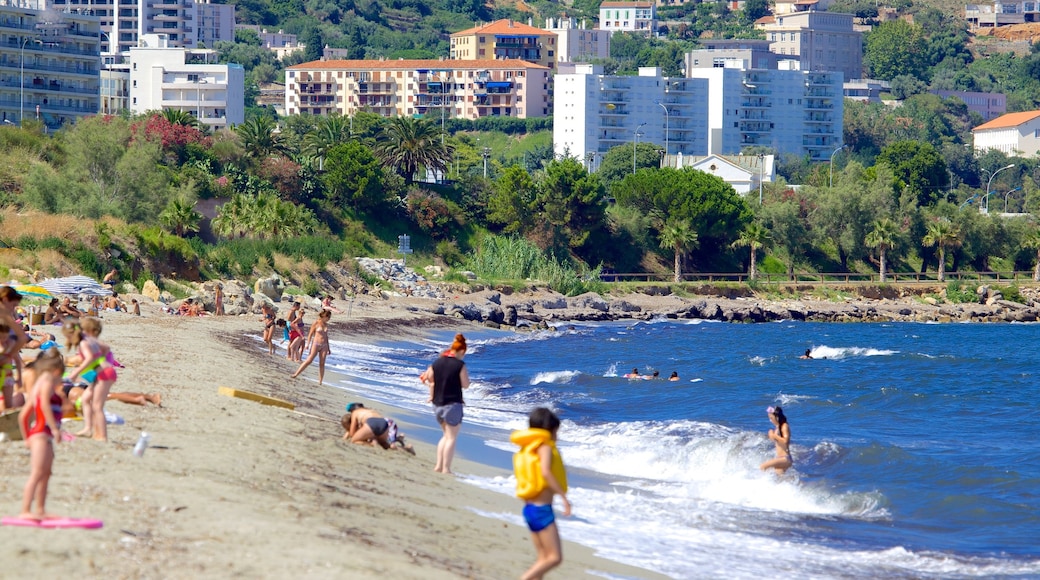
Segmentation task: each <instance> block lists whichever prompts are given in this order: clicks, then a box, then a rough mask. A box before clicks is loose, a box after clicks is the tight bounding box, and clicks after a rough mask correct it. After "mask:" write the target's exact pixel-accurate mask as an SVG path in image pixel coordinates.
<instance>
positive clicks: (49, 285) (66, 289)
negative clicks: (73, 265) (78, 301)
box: [40, 276, 112, 296]
mask: <svg viewBox="0 0 1040 580" xmlns="http://www.w3.org/2000/svg"><path fill="white" fill-rule="evenodd" d="M40 286H42V287H43V288H44V289H45V290H47V291H48V292H50V293H51V294H70V295H76V296H78V295H86V296H108V295H110V294H112V291H111V290H109V289H108V288H105V287H104V286H102V285H101V283H100V282H98V281H97V280H95V279H93V278H91V277H89V276H66V277H64V278H51V279H49V280H44V281H43V282H40Z"/></svg>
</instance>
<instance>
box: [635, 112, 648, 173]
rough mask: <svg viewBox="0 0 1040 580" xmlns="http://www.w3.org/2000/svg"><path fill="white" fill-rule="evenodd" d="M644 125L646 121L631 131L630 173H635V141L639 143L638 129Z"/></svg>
mask: <svg viewBox="0 0 1040 580" xmlns="http://www.w3.org/2000/svg"><path fill="white" fill-rule="evenodd" d="M643 127H646V123H640V124H639V126H638V127H636V130H635V131H633V132H632V175H635V174H636V143H639V130H640V129H642V128H643Z"/></svg>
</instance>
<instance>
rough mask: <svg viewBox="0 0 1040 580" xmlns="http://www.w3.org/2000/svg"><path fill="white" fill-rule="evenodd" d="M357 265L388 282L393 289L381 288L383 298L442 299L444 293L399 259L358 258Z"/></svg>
mask: <svg viewBox="0 0 1040 580" xmlns="http://www.w3.org/2000/svg"><path fill="white" fill-rule="evenodd" d="M357 263H358V266H359V267H360V268H361V269H362V270H364V271H366V272H368V273H369V274H372V275H374V276H378V277H379V278H382V279H383V280H384V281H386V282H389V283H390V285H391V286H392V287H393V291H389V290H382V291H381V292H380V294H381V295H382V297H383V298H384V299H389V298H400V297H404V296H411V297H414V298H433V299H443V298H444V293H443V292H441V290H440V289H439V288H437V287H436V286H433V285H431V284H430V282H429V281H428V280H427V279H426V278H425V277H423V276H422V275H420V274H418V273H417V272H416V271H415V270H413V269H411V268H407V267H405V265H404V262H403V261H401V260H387V259H382V258H358V259H357Z"/></svg>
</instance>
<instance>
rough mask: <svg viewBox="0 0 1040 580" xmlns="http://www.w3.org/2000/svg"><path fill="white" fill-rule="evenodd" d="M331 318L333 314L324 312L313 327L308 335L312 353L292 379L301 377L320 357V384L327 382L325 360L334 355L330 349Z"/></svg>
mask: <svg viewBox="0 0 1040 580" xmlns="http://www.w3.org/2000/svg"><path fill="white" fill-rule="evenodd" d="M330 318H332V312H329V311H328V310H322V311H321V314H319V315H318V320H316V321H315V322H314V324H312V325H311V331H310V332H309V333H307V342H308V343H310V352H309V353H308V355H307V359H306V360H304V361H303V362H302V363H300V367H299V368H298V369H296V372H295V373H293V374H292V378H294V379H295V378H296V377H298V376H300V373H302V372H303V371H304V369H306V368H307V367H309V366H310V365H311V363H312V362H314V357H318V384H319V385H320V384H322V383H324V382H325V359H326V358H328V356H329V354H331V353H332V349H331V348H329V319H330Z"/></svg>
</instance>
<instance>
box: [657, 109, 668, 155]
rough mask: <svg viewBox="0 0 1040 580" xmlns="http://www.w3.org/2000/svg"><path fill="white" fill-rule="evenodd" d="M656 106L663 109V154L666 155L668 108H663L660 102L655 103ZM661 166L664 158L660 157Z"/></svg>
mask: <svg viewBox="0 0 1040 580" xmlns="http://www.w3.org/2000/svg"><path fill="white" fill-rule="evenodd" d="M657 106H658V107H661V108H662V109H664V154H665V156H667V155H668V116H669V115H668V107H666V106H665V104H664V103H662V102H661V101H657ZM661 165H662V166H663V165H664V157H661Z"/></svg>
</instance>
